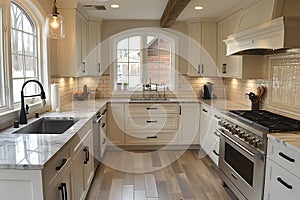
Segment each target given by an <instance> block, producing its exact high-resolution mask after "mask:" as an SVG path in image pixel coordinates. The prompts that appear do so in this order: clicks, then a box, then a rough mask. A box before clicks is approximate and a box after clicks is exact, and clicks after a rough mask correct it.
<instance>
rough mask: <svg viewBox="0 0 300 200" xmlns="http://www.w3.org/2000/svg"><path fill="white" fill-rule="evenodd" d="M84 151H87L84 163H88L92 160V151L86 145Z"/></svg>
mask: <svg viewBox="0 0 300 200" xmlns="http://www.w3.org/2000/svg"><path fill="white" fill-rule="evenodd" d="M83 151H84V152H85V160H84V162H83V163H84V164H85V165H86V164H88V162H89V160H90V152H89V147H88V146H86V147H84V148H83Z"/></svg>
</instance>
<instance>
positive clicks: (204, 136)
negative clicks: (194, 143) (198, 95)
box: [200, 105, 212, 152]
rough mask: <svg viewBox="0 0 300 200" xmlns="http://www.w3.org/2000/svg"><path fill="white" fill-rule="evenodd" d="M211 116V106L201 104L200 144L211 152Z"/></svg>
mask: <svg viewBox="0 0 300 200" xmlns="http://www.w3.org/2000/svg"><path fill="white" fill-rule="evenodd" d="M211 116H212V114H211V108H210V107H209V106H206V105H201V117H200V146H201V148H202V149H203V150H204V151H205V152H209V151H210V150H211V147H212V146H211V145H210V143H209V132H210V129H209V128H210V127H209V126H210V123H211Z"/></svg>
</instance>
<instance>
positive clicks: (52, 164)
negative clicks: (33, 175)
mask: <svg viewBox="0 0 300 200" xmlns="http://www.w3.org/2000/svg"><path fill="white" fill-rule="evenodd" d="M70 163H71V156H70V147H69V146H66V147H64V148H63V149H62V150H61V151H59V152H58V153H57V154H56V155H55V156H54V157H53V158H52V159H51V160H49V161H48V162H47V163H46V165H45V167H44V169H43V172H42V173H43V184H44V187H46V188H47V186H49V185H50V184H51V183H52V182H53V180H54V179H55V178H56V177H57V176H58V175H59V174H61V173H63V171H64V170H65V168H66V167H67V166H68V165H69V164H70Z"/></svg>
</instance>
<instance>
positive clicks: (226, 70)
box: [217, 11, 264, 79]
mask: <svg viewBox="0 0 300 200" xmlns="http://www.w3.org/2000/svg"><path fill="white" fill-rule="evenodd" d="M241 18H242V11H239V12H236V13H235V14H233V15H231V16H229V17H227V18H225V19H223V20H222V21H220V22H219V23H218V58H217V68H218V73H219V75H220V76H221V77H228V78H239V79H253V78H263V75H264V73H263V65H264V58H263V56H252V55H251V56H250V55H247V56H245V55H244V56H226V44H225V43H224V42H223V40H225V39H227V36H228V35H231V34H233V33H235V32H236V31H237V29H238V26H239V23H240V21H241Z"/></svg>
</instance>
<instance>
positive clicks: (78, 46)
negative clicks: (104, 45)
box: [52, 6, 103, 77]
mask: <svg viewBox="0 0 300 200" xmlns="http://www.w3.org/2000/svg"><path fill="white" fill-rule="evenodd" d="M59 11H60V13H61V15H62V16H63V17H64V19H65V25H66V26H65V33H66V36H65V38H64V39H61V40H57V47H56V48H57V51H56V53H57V55H56V66H53V68H54V70H52V71H53V73H52V75H54V76H72V77H78V76H98V75H100V74H101V72H102V71H103V70H102V69H101V62H100V60H101V59H100V58H101V56H100V55H101V51H100V47H99V46H100V45H98V44H99V43H100V39H101V23H102V20H101V19H99V20H98V19H97V20H89V19H88V15H87V14H86V13H85V12H84V11H82V9H81V8H80V6H79V7H78V8H60V9H59ZM53 48H55V47H53ZM53 52H55V51H53Z"/></svg>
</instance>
